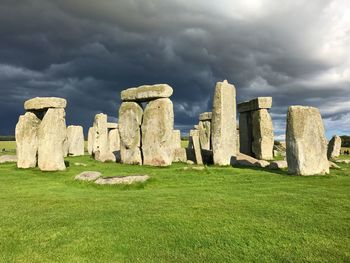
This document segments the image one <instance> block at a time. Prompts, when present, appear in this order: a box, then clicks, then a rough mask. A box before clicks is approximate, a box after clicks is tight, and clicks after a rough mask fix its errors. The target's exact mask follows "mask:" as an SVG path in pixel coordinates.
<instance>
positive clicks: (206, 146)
mask: <svg viewBox="0 0 350 263" xmlns="http://www.w3.org/2000/svg"><path fill="white" fill-rule="evenodd" d="M198 134H199V142H200V146H201V148H202V149H203V150H210V149H211V122H210V121H209V120H205V121H200V122H199V124H198Z"/></svg>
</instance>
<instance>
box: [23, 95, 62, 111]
mask: <svg viewBox="0 0 350 263" xmlns="http://www.w3.org/2000/svg"><path fill="white" fill-rule="evenodd" d="M66 106H67V101H66V100H65V99H62V98H56V97H37V98H32V99H30V100H27V101H26V102H24V109H25V110H43V109H48V108H65V107H66Z"/></svg>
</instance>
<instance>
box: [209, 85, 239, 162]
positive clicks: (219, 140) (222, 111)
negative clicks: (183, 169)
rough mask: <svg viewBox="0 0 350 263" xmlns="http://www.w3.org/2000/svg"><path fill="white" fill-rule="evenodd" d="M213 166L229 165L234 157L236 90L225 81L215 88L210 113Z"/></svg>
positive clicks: (235, 150)
mask: <svg viewBox="0 0 350 263" xmlns="http://www.w3.org/2000/svg"><path fill="white" fill-rule="evenodd" d="M211 125H212V127H211V131H212V145H213V146H212V147H213V159H214V164H218V165H230V161H231V158H232V157H233V156H235V155H236V152H237V149H236V89H235V87H234V86H233V85H231V84H229V83H228V82H227V81H226V80H225V81H224V82H218V83H217V84H216V87H215V94H214V99H213V112H212V122H211Z"/></svg>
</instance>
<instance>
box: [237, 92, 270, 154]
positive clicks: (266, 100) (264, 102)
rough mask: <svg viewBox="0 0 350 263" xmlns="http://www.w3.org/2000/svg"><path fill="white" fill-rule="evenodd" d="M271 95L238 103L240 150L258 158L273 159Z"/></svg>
mask: <svg viewBox="0 0 350 263" xmlns="http://www.w3.org/2000/svg"><path fill="white" fill-rule="evenodd" d="M271 106H272V98H271V97H258V98H256V99H253V100H251V101H246V102H242V103H240V104H238V112H239V113H240V116H239V140H240V152H241V153H243V154H246V155H249V156H252V157H255V158H257V159H260V160H272V159H273V144H274V132H273V124H272V119H271V116H270V114H269V112H268V109H270V108H271Z"/></svg>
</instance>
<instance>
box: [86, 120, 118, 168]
mask: <svg viewBox="0 0 350 263" xmlns="http://www.w3.org/2000/svg"><path fill="white" fill-rule="evenodd" d="M108 127H111V125H110V124H109V123H108V122H107V115H106V114H103V113H99V114H96V116H95V120H94V125H93V129H91V132H92V133H93V135H92V142H91V148H92V156H93V157H94V159H95V160H97V161H100V162H107V161H111V162H115V161H116V157H115V155H114V154H113V153H112V151H111V150H110V148H109V140H108ZM112 127H115V126H112Z"/></svg>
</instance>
